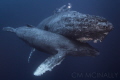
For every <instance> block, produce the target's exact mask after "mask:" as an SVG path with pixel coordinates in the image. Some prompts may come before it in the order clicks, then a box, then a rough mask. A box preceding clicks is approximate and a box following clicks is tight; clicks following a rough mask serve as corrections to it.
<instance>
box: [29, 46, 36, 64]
mask: <svg viewBox="0 0 120 80" xmlns="http://www.w3.org/2000/svg"><path fill="white" fill-rule="evenodd" d="M34 52H35V48H33V49H32V50H31V52H30V55H29V57H28V63H29V62H30V58H31V56H32V54H33V53H34Z"/></svg>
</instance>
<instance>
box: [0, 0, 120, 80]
mask: <svg viewBox="0 0 120 80" xmlns="http://www.w3.org/2000/svg"><path fill="white" fill-rule="evenodd" d="M67 3H71V4H72V6H73V7H72V9H73V10H76V11H78V12H81V13H85V14H91V15H98V16H102V17H105V18H107V20H109V21H110V22H112V23H113V25H114V30H113V31H111V32H110V34H109V35H108V36H107V37H106V38H105V39H104V41H103V42H102V43H97V44H93V43H90V44H91V45H92V46H94V47H95V48H97V49H98V50H99V51H100V53H101V54H100V55H99V56H97V57H72V56H68V57H66V59H65V60H64V61H63V62H62V64H61V65H59V66H57V67H55V68H54V69H53V71H52V72H47V73H45V74H44V75H43V76H41V77H36V76H34V75H33V72H34V70H35V69H36V68H37V66H38V65H39V64H40V63H41V62H42V61H44V60H45V58H47V57H48V56H50V55H49V54H46V53H42V52H39V51H36V52H35V53H34V54H33V56H32V58H31V61H30V63H29V64H28V62H27V59H28V55H29V53H30V50H31V47H29V46H28V45H27V44H25V43H24V42H23V41H21V40H20V39H19V38H18V37H17V36H16V35H15V34H13V33H8V32H3V31H2V28H3V27H7V26H11V27H20V26H24V25H26V24H31V25H34V26H37V25H38V24H39V23H40V21H42V20H43V19H44V18H47V17H48V16H51V15H52V14H53V12H54V10H56V8H59V7H61V6H62V5H64V4H67ZM119 45H120V1H119V0H0V80H120V47H119ZM80 74H82V75H83V76H80ZM86 74H91V75H92V76H85V75H86ZM97 74H101V75H103V74H104V76H98V75H97ZM115 74H117V75H115Z"/></svg>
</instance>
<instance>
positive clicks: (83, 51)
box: [3, 26, 99, 76]
mask: <svg viewBox="0 0 120 80" xmlns="http://www.w3.org/2000/svg"><path fill="white" fill-rule="evenodd" d="M3 30H4V31H10V32H13V33H16V35H17V36H18V37H19V38H20V39H22V40H23V41H25V42H26V43H27V44H29V45H30V46H32V47H33V48H35V49H37V50H40V51H43V52H45V53H49V54H53V55H52V56H51V57H49V58H47V59H46V60H45V61H44V62H43V63H41V64H40V66H39V67H38V68H37V69H36V71H35V72H34V75H35V76H41V75H42V74H43V73H45V72H46V71H51V70H52V69H53V68H54V67H55V66H56V65H59V64H60V63H61V62H62V61H63V59H64V57H65V56H66V55H73V56H97V55H99V51H97V50H96V49H95V48H93V47H92V46H90V45H89V44H88V43H80V42H79V43H78V42H76V41H72V40H69V39H68V38H66V37H64V36H62V35H59V34H55V33H52V32H48V31H45V30H41V29H38V28H35V27H27V26H23V27H19V28H12V27H4V28H3Z"/></svg>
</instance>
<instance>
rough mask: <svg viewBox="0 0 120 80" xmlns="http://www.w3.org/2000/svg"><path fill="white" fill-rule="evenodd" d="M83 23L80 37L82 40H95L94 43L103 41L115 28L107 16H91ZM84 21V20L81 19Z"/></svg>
mask: <svg viewBox="0 0 120 80" xmlns="http://www.w3.org/2000/svg"><path fill="white" fill-rule="evenodd" d="M87 16H88V17H87V18H85V19H84V20H83V23H81V25H80V27H81V31H80V33H79V36H78V39H77V40H80V41H88V40H93V41H94V43H97V41H100V42H101V41H102V40H103V39H104V38H105V37H106V36H107V35H108V33H109V32H110V31H111V30H112V29H113V25H112V24H111V23H110V22H108V21H107V20H106V19H105V18H102V17H98V16H89V15H87ZM81 22H82V21H81Z"/></svg>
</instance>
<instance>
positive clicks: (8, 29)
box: [3, 27, 15, 32]
mask: <svg viewBox="0 0 120 80" xmlns="http://www.w3.org/2000/svg"><path fill="white" fill-rule="evenodd" d="M3 31H9V32H15V29H14V28H12V27H4V28H3Z"/></svg>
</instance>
